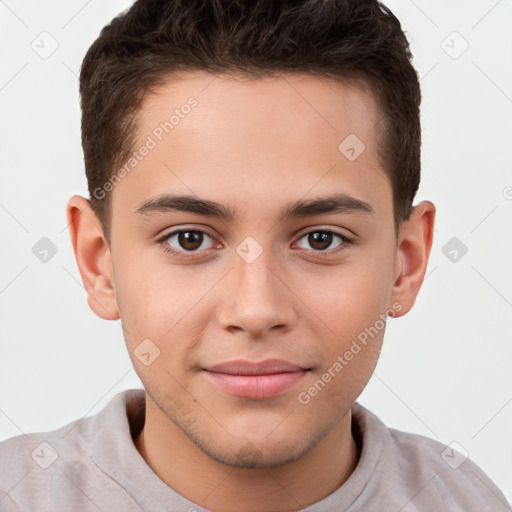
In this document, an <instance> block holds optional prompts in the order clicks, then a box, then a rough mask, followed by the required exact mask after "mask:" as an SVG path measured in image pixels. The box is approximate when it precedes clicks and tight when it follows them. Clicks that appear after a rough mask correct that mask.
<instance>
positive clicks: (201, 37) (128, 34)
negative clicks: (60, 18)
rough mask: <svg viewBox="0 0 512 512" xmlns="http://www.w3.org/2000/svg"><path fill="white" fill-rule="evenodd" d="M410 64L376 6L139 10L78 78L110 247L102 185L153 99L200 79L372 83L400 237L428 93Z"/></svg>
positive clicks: (175, 5) (195, 2) (160, 0)
mask: <svg viewBox="0 0 512 512" xmlns="http://www.w3.org/2000/svg"><path fill="white" fill-rule="evenodd" d="M411 59H412V54H411V52H410V49H409V43H408V41H407V38H406V37H405V35H404V33H403V31H402V29H401V26H400V22H399V21H398V20H397V18H396V17H395V16H394V15H393V14H392V12H391V11H390V10H389V9H388V8H387V7H386V6H384V5H383V4H381V3H380V2H377V1H376V0H303V1H301V0H230V1H228V0H137V1H136V2H135V3H134V4H133V5H132V6H131V7H130V9H128V10H126V11H124V12H122V13H121V14H120V15H118V16H117V17H115V18H114V19H113V20H112V21H111V22H110V23H109V24H108V25H106V26H105V27H104V28H103V29H102V31H101V33H100V35H99V37H98V38H97V39H96V40H95V41H94V43H93V44H92V45H91V47H90V48H89V50H88V51H87V54H86V55H85V58H84V60H83V63H82V67H81V71H80V96H81V108H82V146H83V150H84V159H85V168H86V175H87V181H88V187H89V193H90V200H91V206H92V208H93V209H94V211H95V212H96V215H97V216H98V218H99V219H100V221H101V223H102V226H103V230H104V234H105V236H106V238H107V240H108V241H109V243H110V231H109V226H110V219H111V216H110V193H105V191H104V189H103V185H104V184H105V183H106V182H107V181H108V180H109V179H110V178H111V177H112V176H113V175H114V174H115V173H116V169H118V168H119V167H120V166H122V165H123V164H124V162H126V160H127V159H128V158H129V157H130V154H131V153H132V152H133V151H134V145H135V140H136V126H137V124H136V123H137V114H138V113H139V109H140V107H141V104H142V101H143V99H144V97H145V95H146V93H148V92H150V91H151V90H153V89H154V88H155V87H157V86H159V85H163V84H164V83H165V82H166V81H167V80H169V78H171V77H172V76H173V74H174V73H179V72H180V71H194V70H199V71H206V72H211V73H215V74H218V73H233V74H244V75H248V76H255V77H258V76H267V75H272V74H275V73H278V72H280V71H281V72H292V73H309V74H320V75H324V76H325V75H327V76H329V77H331V78H335V79H336V78H337V79H339V80H353V79H356V80H361V79H362V80H363V81H364V82H366V83H367V84H368V85H369V86H370V87H371V89H372V91H373V93H374V95H375V98H376V100H377V101H378V105H379V107H380V110H381V113H382V116H383V117H382V123H381V125H382V126H379V127H378V130H377V131H378V134H379V148H380V157H381V164H382V166H383V168H384V170H385V172H386V174H387V176H388V177H389V179H390V182H391V186H392V190H393V209H394V222H395V229H396V230H398V226H399V225H400V223H401V221H403V220H407V219H408V218H409V215H410V212H411V208H412V201H413V199H414V196H415V194H416V191H417V189H418V186H419V182H420V166H421V163H420V146H421V128H420V115H419V107H420V102H421V92H420V86H419V80H418V76H417V74H416V71H415V70H414V68H413V66H412V64H411ZM340 142H341V141H340ZM98 190H103V193H102V194H98V192H97V191H98ZM397 232H398V231H397Z"/></svg>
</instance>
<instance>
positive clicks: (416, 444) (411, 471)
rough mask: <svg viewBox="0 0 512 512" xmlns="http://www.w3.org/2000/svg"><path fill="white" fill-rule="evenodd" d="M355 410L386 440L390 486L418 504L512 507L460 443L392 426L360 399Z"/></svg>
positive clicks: (368, 428)
mask: <svg viewBox="0 0 512 512" xmlns="http://www.w3.org/2000/svg"><path fill="white" fill-rule="evenodd" d="M355 414H357V415H358V417H359V419H361V418H364V420H363V421H362V423H363V424H364V426H365V429H366V434H367V435H372V436H376V437H379V438H380V439H381V441H382V445H383V446H384V450H383V458H384V459H385V460H383V461H381V462H380V464H379V467H380V469H381V470H382V471H383V476H382V478H383V479H384V480H388V483H389V484H390V492H393V493H395V494H397V495H401V496H403V497H404V499H405V498H409V499H410V500H411V503H414V504H416V505H417V506H418V508H417V509H418V510H422V507H421V504H422V503H425V505H426V504H427V503H432V502H433V501H435V502H438V503H439V504H440V505H441V504H442V507H444V510H449V511H451V510H464V511H478V512H480V511H486V510H489V511H491V510H492V511H510V510H511V508H510V505H509V504H508V503H507V500H506V499H505V497H504V495H503V493H502V492H501V491H500V490H499V489H498V487H497V486H496V485H495V484H494V482H492V480H491V479H490V478H489V477H488V476H487V475H486V474H485V473H484V471H483V470H482V469H481V468H480V467H479V466H478V465H477V464H475V463H474V462H473V461H472V460H470V459H469V457H468V454H467V452H466V451H465V449H464V448H463V447H462V446H461V445H460V444H458V443H450V444H449V445H445V444H443V443H441V442H439V441H436V440H434V439H430V438H428V437H425V436H422V435H418V434H412V433H407V432H402V431H400V430H397V429H394V428H389V427H387V426H386V425H385V424H384V423H383V422H382V421H381V420H380V419H379V418H377V416H375V415H374V414H373V413H372V412H370V411H369V410H368V409H365V408H364V407H362V406H361V405H360V404H357V407H356V409H355ZM363 435H364V434H363ZM386 473H387V474H386ZM440 510H443V508H440Z"/></svg>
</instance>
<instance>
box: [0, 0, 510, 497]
mask: <svg viewBox="0 0 512 512" xmlns="http://www.w3.org/2000/svg"><path fill="white" fill-rule="evenodd" d="M130 5H131V1H128V0H110V1H109V2H103V1H100V0H89V1H88V2H86V1H82V0H73V1H66V2H64V1H61V2H59V1H57V0H51V1H50V0H46V1H45V2H35V1H22V0H19V1H15V0H7V1H6V2H1V3H0V33H1V34H2V36H1V40H0V44H1V50H2V56H3V57H2V67H1V71H0V105H1V112H0V147H1V153H0V162H1V166H2V167H1V178H0V179H1V182H0V230H1V251H0V253H1V257H2V260H1V261H2V264H1V266H0V314H1V321H0V329H1V331H0V343H1V345H0V348H1V354H0V390H1V394H0V439H2V440H3V439H6V438H9V437H11V436H15V435H19V434H21V433H22V432H34V431H50V430H54V429H56V428H58V427H60V426H63V425H65V424H66V423H68V422H70V421H73V420H75V419H77V418H80V417H83V416H86V415H91V414H95V413H97V412H98V411H99V410H100V409H101V408H102V407H104V406H105V405H106V403H107V402H108V401H109V400H110V399H111V398H112V396H113V395H115V394H116V393H118V392H120V391H122V390H124V389H128V388H132V387H142V385H141V383H140V381H139V379H138V377H137V376H136V374H135V371H134V370H133V368H132V365H131V362H130V359H129V357H128V354H127V351H126V348H125V344H124V340H123V337H122V330H121V326H120V323H119V322H107V321H104V320H101V319H99V318H98V317H96V316H95V315H94V314H93V313H92V312H91V311H90V310H89V307H88V305H87V302H86V293H85V291H84V288H83V286H82V284H81V279H80V275H79V273H78V269H77V267H76V263H75V259H74V255H73V252H72V248H71V244H70V239H69V233H68V231H67V227H66V224H67V221H66V217H65V204H66V201H67V199H68V198H69V197H70V196H71V195H72V194H75V193H78V194H81V195H84V196H86V197H87V196H88V194H87V188H86V180H85V174H84V166H83V155H82V148H81V143H80V110H79V102H78V73H79V69H80V65H81V61H82V59H83V57H84V55H85V52H86V51H87V49H88V47H89V46H90V44H91V43H92V42H93V40H94V39H95V38H96V37H97V36H98V34H99V31H100V29H101V28H102V27H103V26H104V25H105V24H106V23H107V22H108V21H110V19H111V18H112V17H114V16H115V15H116V14H118V13H119V12H120V11H122V10H124V9H126V8H128V7H129V6H130ZM387 5H388V6H389V7H390V8H391V9H392V10H393V12H394V13H395V14H396V15H397V17H398V18H399V19H400V20H401V22H402V26H403V28H404V29H405V30H406V31H407V34H408V38H409V40H410V41H411V43H412V50H413V53H414V55H415V58H414V65H415V67H416V69H417V70H418V73H419V75H420V77H421V86H422V91H423V104H422V105H423V106H422V126H423V153H422V155H423V156H422V161H423V168H422V184H421V188H420V191H419V193H418V196H417V200H416V202H417V201H419V200H422V199H429V200H431V201H433V202H434V203H435V205H436V206H437V212H438V213H437V225H436V233H435V240H434V246H433V249H432V254H431V258H430V263H429V269H428V271H427V277H426V280H425V282H424V284H423V288H422V290H421V292H420V294H419V298H418V300H417V302H416V305H415V307H414V309H413V310H412V311H411V312H410V313H409V314H408V315H406V316H405V317H403V318H400V319H397V320H392V321H391V323H390V325H389V326H388V330H387V332H386V336H385V343H384V349H383V353H382V356H381V358H380V361H379V364H378V366H377V369H376V372H375V374H374V376H373V378H372V380H371V381H370V384H369V385H368V387H367V388H366V390H365V391H364V392H363V394H362V395H361V397H360V399H359V401H360V402H361V403H362V404H363V405H365V406H366V407H368V408H369V409H370V410H372V411H373V412H375V413H376V414H377V415H378V416H379V417H380V418H381V419H382V420H383V421H384V422H385V423H386V424H387V425H389V426H391V427H395V428H398V429H400V430H404V431H409V432H415V433H419V434H423V435H426V436H428V437H431V438H434V439H438V440H440V441H441V442H443V443H445V444H448V443H451V442H452V441H457V442H458V443H459V444H460V445H461V446H462V447H464V449H465V450H467V452H469V455H470V458H471V459H473V460H474V461H475V462H476V463H477V464H479V465H480V466H481V467H482V469H483V470H484V471H485V472H486V473H487V474H488V475H489V476H490V477H491V479H492V480H494V481H495V482H496V484H497V485H498V487H500V488H501V489H502V490H503V492H504V493H505V495H506V497H507V499H508V500H509V501H512V456H511V455H512V435H511V433H512V385H511V384H512V371H511V369H512V343H511V341H512V337H511V332H512V329H511V327H512V314H511V313H512V286H511V284H512V266H511V264H510V262H511V261H512V258H511V257H512V243H511V236H510V232H511V226H512V223H511V220H512V219H511V217H512V200H511V198H512V173H511V169H512V154H511V153H512V152H511V141H512V116H511V113H512V66H511V65H510V63H511V62H512V31H511V30H510V21H511V20H512V2H511V0H501V1H496V0H478V1H476V0H473V1H467V0H450V1H449V2H442V1H441V0H435V1H433V0H429V1H428V2H427V1H426V0H416V2H413V1H412V0H393V1H389V2H387ZM43 31H46V32H48V33H49V34H51V37H52V38H54V39H55V40H56V41H57V43H58V48H57V49H56V51H55V52H54V53H53V54H52V55H51V56H49V57H48V58H47V59H43V58H41V57H40V56H39V55H38V54H37V53H36V52H35V51H34V50H33V49H32V48H31V44H32V41H34V40H36V42H37V41H40V37H47V38H48V36H47V35H46V36H40V37H39V39H38V36H39V34H40V33H41V32H43ZM454 31H456V32H457V34H453V32H454ZM443 41H444V42H443ZM50 43H51V41H50V40H49V39H47V46H46V48H50V46H48V44H50ZM466 44H469V46H468V48H467V49H466V50H465V51H464V53H462V54H460V55H459V53H461V51H462V50H463V49H464V48H465V45H466ZM454 57H457V58H454ZM42 237H48V238H49V239H50V240H51V241H52V242H53V243H54V244H55V246H56V247H57V253H56V255H55V256H54V257H53V258H51V259H50V261H48V262H47V263H42V262H41V261H39V259H37V258H36V257H35V255H34V254H33V253H32V247H33V246H34V245H35V244H36V243H37V242H38V241H39V240H40V239H41V238H42ZM452 237H457V238H458V239H459V240H460V242H462V243H463V244H464V245H465V246H466V247H467V249H468V251H467V253H466V254H465V255H463V256H460V255H461V252H460V250H459V252H458V259H457V261H455V262H453V261H451V260H450V259H449V257H447V256H446V255H445V254H444V253H443V247H444V246H445V244H446V243H447V242H448V241H449V240H450V239H451V238H452ZM445 252H448V250H446V251H445ZM449 256H450V255H449ZM450 257H453V253H452V255H451V256H450ZM27 456H29V455H28V454H27Z"/></svg>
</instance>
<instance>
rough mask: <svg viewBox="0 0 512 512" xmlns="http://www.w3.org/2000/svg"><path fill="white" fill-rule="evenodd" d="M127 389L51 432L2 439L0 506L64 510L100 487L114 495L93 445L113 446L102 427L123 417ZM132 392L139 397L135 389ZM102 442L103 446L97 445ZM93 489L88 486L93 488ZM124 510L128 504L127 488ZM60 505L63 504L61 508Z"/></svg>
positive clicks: (4, 510) (1, 511)
mask: <svg viewBox="0 0 512 512" xmlns="http://www.w3.org/2000/svg"><path fill="white" fill-rule="evenodd" d="M133 395H134V393H133V392H132V391H131V390H127V391H125V392H122V393H119V394H118V395H116V396H115V397H114V398H112V399H111V401H110V402H109V403H108V404H107V405H106V406H105V407H104V408H103V409H102V410H100V412H98V413H97V414H95V415H93V416H88V417H84V418H81V419H77V420H75V421H72V422H71V423H68V424H67V425H65V426H63V427H60V428H58V429H56V430H53V431H49V432H32V433H27V434H21V435H18V436H15V437H11V438H10V439H7V440H5V441H2V442H0V512H11V511H25V510H27V511H28V510H39V511H41V512H45V511H47V510H52V511H55V510H66V507H67V509H68V510H69V509H72V506H73V505H74V504H75V505H76V504H79V503H82V502H87V501H90V500H89V499H88V496H91V495H93V494H94V490H99V489H97V488H98V487H100V488H101V491H102V493H103V494H104V495H105V496H107V495H109V496H112V495H114V494H116V493H117V492H118V490H117V489H116V486H117V484H115V483H114V482H113V481H112V479H110V478H108V477H107V476H106V475H105V474H104V473H103V472H102V471H100V470H99V468H98V467H97V465H96V464H95V462H94V460H93V458H92V457H91V454H92V453H93V447H94V446H95V447H96V449H104V450H109V449H111V447H110V446H107V445H108V442H107V443H105V442H104V440H107V439H108V437H107V436H106V434H105V432H112V429H114V430H116V429H118V428H120V427H122V425H123V421H124V422H125V423H126V416H125V415H124V417H123V409H124V408H125V407H126V400H127V398H129V397H132V396H133ZM135 396H139V397H140V392H139V391H138V390H136V392H135ZM99 445H101V446H99ZM91 490H92V492H91ZM122 494H123V498H121V499H120V500H119V502H120V503H123V499H126V500H127V503H126V507H125V510H132V508H131V507H130V503H129V502H130V501H131V500H129V499H128V497H127V495H126V493H122ZM61 507H62V508H61Z"/></svg>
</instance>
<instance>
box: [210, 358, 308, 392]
mask: <svg viewBox="0 0 512 512" xmlns="http://www.w3.org/2000/svg"><path fill="white" fill-rule="evenodd" d="M310 370H311V368H303V367H301V366H298V365H295V364H292V363H290V362H288V361H283V360H280V359H268V360H265V361H261V362H253V361H246V360H236V361H230V362H225V363H221V364H217V365H214V366H211V367H208V368H205V369H204V375H205V377H206V378H207V379H208V380H209V381H210V382H211V383H212V384H214V385H215V386H216V387H218V388H220V389H222V390H223V391H225V392H227V393H229V394H231V395H235V396H238V397H240V398H249V399H252V400H262V399H265V398H272V397H275V396H278V395H281V394H282V393H284V392H285V391H287V390H289V389H290V388H292V387H294V386H296V385H297V384H298V383H299V382H300V381H301V380H302V379H303V378H304V377H305V375H306V374H307V373H308V372H309V371H310Z"/></svg>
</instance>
